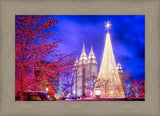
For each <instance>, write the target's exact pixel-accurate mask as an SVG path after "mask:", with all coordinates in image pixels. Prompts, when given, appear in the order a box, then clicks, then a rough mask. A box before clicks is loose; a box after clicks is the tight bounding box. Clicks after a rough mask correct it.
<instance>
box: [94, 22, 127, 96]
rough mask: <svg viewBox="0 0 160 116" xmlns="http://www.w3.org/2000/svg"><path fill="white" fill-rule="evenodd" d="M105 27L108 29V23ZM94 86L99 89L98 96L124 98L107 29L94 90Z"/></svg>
mask: <svg viewBox="0 0 160 116" xmlns="http://www.w3.org/2000/svg"><path fill="white" fill-rule="evenodd" d="M105 27H106V28H107V29H109V28H110V23H109V22H107V23H106V25H105ZM96 88H100V90H101V95H100V97H107V98H125V95H124V91H123V88H122V84H121V81H120V77H119V74H118V70H117V67H116V62H115V57H114V54H113V49H112V44H111V38H110V33H109V31H108V32H107V34H106V40H105V47H104V52H103V58H102V62H101V66H100V71H99V74H98V78H97V83H96V85H95V90H96Z"/></svg>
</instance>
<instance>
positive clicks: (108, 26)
mask: <svg viewBox="0 0 160 116" xmlns="http://www.w3.org/2000/svg"><path fill="white" fill-rule="evenodd" d="M104 23H105V26H104V27H105V28H106V29H109V28H110V27H111V23H110V22H109V21H107V22H104Z"/></svg>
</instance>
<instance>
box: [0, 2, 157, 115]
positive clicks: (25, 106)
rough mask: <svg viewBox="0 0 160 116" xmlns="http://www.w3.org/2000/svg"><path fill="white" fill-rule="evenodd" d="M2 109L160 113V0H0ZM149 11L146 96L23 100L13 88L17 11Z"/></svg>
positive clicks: (32, 112)
mask: <svg viewBox="0 0 160 116" xmlns="http://www.w3.org/2000/svg"><path fill="white" fill-rule="evenodd" d="M0 2H1V4H0V5H1V6H0V11H1V14H0V15H1V16H0V27H1V28H0V32H1V34H0V36H1V37H0V64H1V65H0V67H1V72H0V93H1V94H0V115H1V116H4V115H5V116H6V115H7V116H8V115H30V116H31V115H43V116H45V115H51V116H54V115H55V116H57V115H59V116H67V115H69V116H71V115H73V116H74V115H87V116H89V115H90V116H97V115H123V116H128V115H149V116H151V115H154V116H158V115H160V111H159V109H160V99H159V98H160V91H159V90H160V86H159V84H160V81H159V78H160V77H159V76H160V74H159V71H160V46H159V44H160V34H159V31H160V22H159V21H160V1H159V0H139V1H135V0H113V1H110V0H86V1H84V0H75V1H73V0H46V1H41V0H36V1H35V0H32V1H31V0H21V1H20V0H6V1H5V0H1V1H0ZM17 14H34V15H39V14H45V15H64V14H65V15H145V80H146V82H145V83H146V97H145V101H133V102H130V101H105V102H104V101H93V102H89V101H88V102H87V101H83V102H71V101H70V102H44V101H42V102H25V101H24V102H20V101H15V100H14V98H15V97H14V96H15V94H14V92H15V85H14V84H15V44H14V42H15V15H17Z"/></svg>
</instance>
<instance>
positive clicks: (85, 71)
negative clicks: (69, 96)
mask: <svg viewBox="0 0 160 116" xmlns="http://www.w3.org/2000/svg"><path fill="white" fill-rule="evenodd" d="M72 72H73V73H72V74H73V78H74V85H73V94H74V95H77V96H82V97H86V96H93V90H94V85H95V81H96V79H97V76H98V62H97V61H96V56H95V54H94V52H93V48H92V46H91V50H90V53H89V56H88V57H87V55H86V52H85V44H84V42H83V49H82V53H81V56H80V58H79V60H78V58H77V59H76V61H75V64H74V68H73V70H72Z"/></svg>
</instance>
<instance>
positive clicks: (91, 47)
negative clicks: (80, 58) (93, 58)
mask: <svg viewBox="0 0 160 116" xmlns="http://www.w3.org/2000/svg"><path fill="white" fill-rule="evenodd" d="M91 52H93V47H92V44H91Z"/></svg>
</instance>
